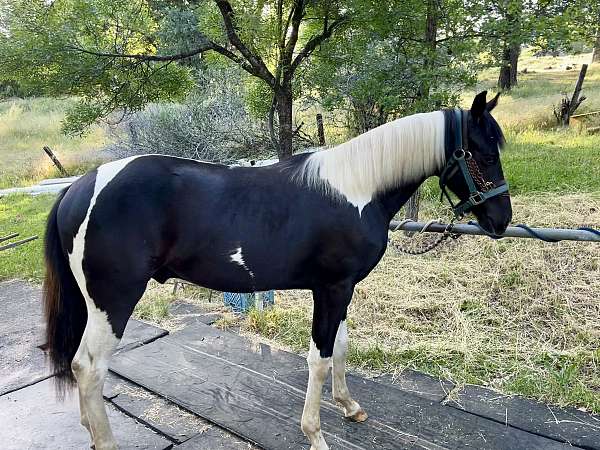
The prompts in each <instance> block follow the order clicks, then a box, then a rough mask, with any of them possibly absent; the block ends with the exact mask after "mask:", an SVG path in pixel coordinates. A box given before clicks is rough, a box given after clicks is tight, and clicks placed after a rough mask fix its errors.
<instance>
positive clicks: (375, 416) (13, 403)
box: [0, 282, 600, 450]
mask: <svg viewBox="0 0 600 450" xmlns="http://www.w3.org/2000/svg"><path fill="white" fill-rule="evenodd" d="M36 315H37V319H39V318H40V317H41V316H40V312H39V288H38V287H36V286H32V285H29V284H27V283H22V282H8V283H0V316H1V317H3V318H9V319H8V320H6V321H5V322H4V323H3V324H2V325H1V326H0V327H1V328H0V356H1V357H2V372H1V374H0V387H1V389H2V390H0V393H1V395H0V423H2V424H3V426H2V427H0V447H1V448H3V449H17V448H30V447H31V446H35V448H58V447H57V446H60V448H66V449H71V448H72V449H75V448H83V447H82V442H86V438H87V437H86V432H85V430H83V428H82V427H80V426H79V424H78V417H77V405H76V402H75V400H74V399H71V401H68V402H66V403H64V404H60V403H56V402H55V400H54V397H53V395H52V392H51V385H52V379H51V378H52V377H51V374H48V373H47V372H45V371H44V364H45V361H44V358H43V355H42V354H41V350H39V349H38V348H37V347H36V345H37V344H38V343H39V332H40V331H41V324H40V322H39V320H34V321H32V320H31V317H32V316H36ZM202 322H203V321H202V320H187V321H186V322H185V324H186V325H185V327H184V328H183V329H182V330H180V331H177V332H174V333H172V334H166V332H164V330H161V329H158V328H156V327H153V326H151V325H147V324H143V323H141V322H137V321H132V322H131V323H130V324H129V326H128V330H127V332H126V336H125V338H124V341H123V343H122V344H121V346H120V350H119V351H118V352H117V354H116V355H115V357H114V358H113V363H112V365H111V371H112V372H113V373H112V374H111V376H110V377H109V380H108V381H107V384H106V386H105V398H106V401H107V403H108V405H109V410H110V416H111V421H112V423H113V426H114V428H115V434H116V436H117V439H118V440H119V441H120V443H121V445H122V447H121V448H144V449H167V448H173V449H181V450H184V449H235V450H241V449H248V448H253V447H254V448H264V449H268V450H271V449H273V450H275V449H277V450H279V449H308V447H309V446H308V443H307V441H306V439H305V438H304V436H303V435H302V433H301V431H300V416H301V413H302V405H303V401H304V390H305V387H306V382H307V367H306V362H305V359H304V358H302V357H300V356H298V355H295V354H292V353H287V352H283V351H280V350H277V349H274V348H271V347H270V346H268V345H264V344H256V343H253V342H250V341H249V340H247V339H245V338H243V337H241V336H239V335H237V334H234V333H230V332H227V331H222V330H219V329H216V328H214V327H211V326H209V325H206V324H204V323H202ZM19 354H20V355H22V356H21V357H18V355H19ZM5 361H6V362H7V363H6V364H5ZM5 369H6V370H5ZM348 384H349V387H350V389H351V392H352V393H353V394H354V396H355V397H356V398H357V400H358V401H359V402H360V403H361V405H362V406H363V407H364V408H365V410H366V411H367V412H368V413H369V416H370V417H369V419H368V420H367V422H365V423H363V424H356V423H352V422H348V421H347V420H345V419H344V418H343V417H342V413H341V411H340V409H339V408H338V407H337V406H336V405H335V404H334V403H333V402H332V400H331V392H330V387H329V386H330V384H329V383H327V384H326V386H327V387H326V389H325V392H324V394H323V404H322V408H321V413H322V417H321V420H322V422H321V424H322V429H323V431H324V432H325V437H326V439H327V440H328V443H329V444H330V446H331V448H332V449H464V448H473V449H511V450H514V449H528V450H530V449H531V450H533V449H560V448H585V449H599V450H600V418H599V417H596V416H592V415H589V414H586V413H584V412H581V411H577V410H571V409H559V408H555V407H550V406H547V405H544V404H541V403H537V402H533V401H530V400H527V399H523V398H520V397H506V396H503V395H501V394H499V393H497V392H493V391H490V390H488V389H485V388H482V387H478V386H467V387H465V388H463V389H461V390H457V389H454V386H453V385H452V383H450V382H448V381H440V380H437V379H433V378H431V377H429V376H427V375H424V374H420V373H418V372H411V371H407V372H405V373H403V374H402V375H401V376H400V377H398V378H392V377H390V376H384V377H381V378H378V379H376V380H370V379H365V378H363V377H360V376H356V375H350V376H349V377H348ZM450 391H453V392H452V395H450V396H449V395H448V394H449V392H450ZM73 398H75V397H73Z"/></svg>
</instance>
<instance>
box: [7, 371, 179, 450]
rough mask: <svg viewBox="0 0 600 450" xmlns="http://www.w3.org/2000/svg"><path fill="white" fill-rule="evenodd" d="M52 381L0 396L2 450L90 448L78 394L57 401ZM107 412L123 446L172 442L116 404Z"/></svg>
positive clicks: (153, 449)
mask: <svg viewBox="0 0 600 450" xmlns="http://www.w3.org/2000/svg"><path fill="white" fill-rule="evenodd" d="M53 382H54V380H53V379H52V378H49V379H47V380H44V381H41V382H39V383H36V384H34V385H32V386H29V387H26V388H23V389H19V390H18V391H15V392H11V393H9V394H6V395H3V396H2V397H0V424H1V426H0V448H1V449H2V450H23V449H33V448H35V449H61V450H82V449H87V448H89V444H90V438H89V434H88V432H87V430H86V429H85V428H83V426H81V425H80V424H79V401H78V400H77V395H70V396H67V398H66V399H65V401H64V402H59V401H57V400H56V396H55V394H54V386H53ZM108 416H109V419H110V422H111V425H112V429H113V432H114V434H115V438H116V439H117V441H118V442H119V448H120V449H121V450H133V449H136V450H164V449H168V448H170V447H171V445H172V443H171V442H170V441H168V440H166V439H165V438H163V437H161V436H159V435H158V434H156V433H154V432H153V431H151V430H150V429H148V428H146V427H144V426H143V425H141V424H139V423H137V422H136V421H135V420H134V419H132V418H131V417H128V416H126V415H125V414H123V413H121V412H119V411H117V410H116V409H115V408H114V406H110V405H109V407H108Z"/></svg>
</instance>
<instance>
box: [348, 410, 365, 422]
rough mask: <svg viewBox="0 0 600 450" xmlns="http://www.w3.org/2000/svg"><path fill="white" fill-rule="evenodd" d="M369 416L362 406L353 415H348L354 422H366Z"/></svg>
mask: <svg viewBox="0 0 600 450" xmlns="http://www.w3.org/2000/svg"><path fill="white" fill-rule="evenodd" d="M368 417H369V416H368V414H367V413H366V412H365V410H364V409H362V408H361V409H359V410H358V411H356V412H355V413H354V414H352V415H351V416H347V419H348V420H351V421H352V422H364V421H365V420H367V418H368Z"/></svg>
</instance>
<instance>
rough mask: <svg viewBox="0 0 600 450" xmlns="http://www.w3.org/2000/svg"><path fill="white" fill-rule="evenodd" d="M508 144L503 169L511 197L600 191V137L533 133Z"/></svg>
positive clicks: (513, 137)
mask: <svg viewBox="0 0 600 450" xmlns="http://www.w3.org/2000/svg"><path fill="white" fill-rule="evenodd" d="M507 140H508V145H507V148H506V150H505V152H504V153H503V154H502V166H503V168H504V173H505V174H506V177H507V178H508V182H509V184H510V190H511V193H513V194H524V193H533V192H557V193H563V194H564V193H575V192H599V191H600V175H599V174H600V136H599V135H587V134H581V133H577V132H574V131H572V130H555V131H552V130H546V131H542V130H539V129H531V130H526V131H522V132H520V133H510V134H509V135H508V136H507Z"/></svg>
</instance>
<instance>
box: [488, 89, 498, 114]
mask: <svg viewBox="0 0 600 450" xmlns="http://www.w3.org/2000/svg"><path fill="white" fill-rule="evenodd" d="M499 98H500V92H498V93H497V94H496V96H495V97H494V98H493V99H491V100H490V101H489V102H487V105H485V110H486V111H487V112H492V109H494V108H495V107H496V105H497V104H498V99H499Z"/></svg>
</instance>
